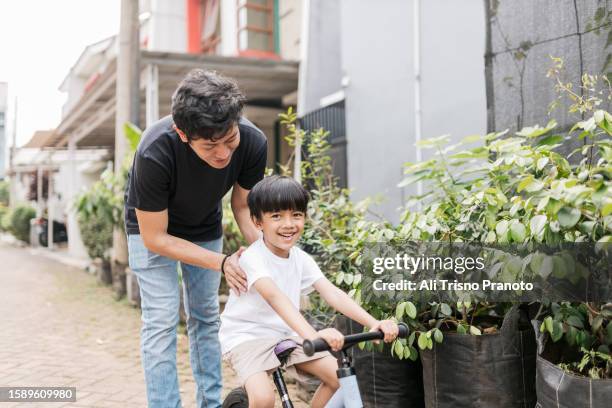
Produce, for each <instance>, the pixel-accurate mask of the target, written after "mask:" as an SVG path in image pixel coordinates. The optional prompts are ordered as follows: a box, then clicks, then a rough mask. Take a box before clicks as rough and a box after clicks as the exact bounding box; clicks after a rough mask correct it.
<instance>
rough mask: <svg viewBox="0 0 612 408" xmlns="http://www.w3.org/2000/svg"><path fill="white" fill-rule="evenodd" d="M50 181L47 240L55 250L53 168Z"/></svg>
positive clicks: (48, 188) (50, 247)
mask: <svg viewBox="0 0 612 408" xmlns="http://www.w3.org/2000/svg"><path fill="white" fill-rule="evenodd" d="M48 180H49V182H48V183H47V184H48V187H47V192H48V195H47V242H48V248H49V249H50V250H53V219H54V218H53V216H54V214H53V210H54V208H53V207H54V201H55V200H54V198H53V194H54V192H53V170H52V169H51V168H49V176H48Z"/></svg>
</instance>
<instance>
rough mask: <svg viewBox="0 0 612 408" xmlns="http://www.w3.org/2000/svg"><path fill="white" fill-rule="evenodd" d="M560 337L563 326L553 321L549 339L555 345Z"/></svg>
mask: <svg viewBox="0 0 612 408" xmlns="http://www.w3.org/2000/svg"><path fill="white" fill-rule="evenodd" d="M561 337H563V325H562V324H561V322H557V321H555V322H553V330H552V333H551V335H550V338H551V339H552V341H553V342H555V343H556V342H557V341H559V340H560V339H561Z"/></svg>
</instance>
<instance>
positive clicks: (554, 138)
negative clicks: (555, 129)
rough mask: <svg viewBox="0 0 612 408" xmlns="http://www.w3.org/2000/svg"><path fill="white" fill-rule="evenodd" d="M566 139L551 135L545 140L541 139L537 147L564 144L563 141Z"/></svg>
mask: <svg viewBox="0 0 612 408" xmlns="http://www.w3.org/2000/svg"><path fill="white" fill-rule="evenodd" d="M564 139H565V138H564V137H563V136H561V135H550V136H546V137H545V138H543V139H540V140H539V141H538V142H537V143H536V144H535V146H536V147H540V146H550V145H556V144H559V143H563V140H564Z"/></svg>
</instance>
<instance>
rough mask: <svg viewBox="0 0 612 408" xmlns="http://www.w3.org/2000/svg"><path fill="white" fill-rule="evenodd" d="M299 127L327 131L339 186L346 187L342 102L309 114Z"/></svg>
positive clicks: (302, 118) (344, 126)
mask: <svg viewBox="0 0 612 408" xmlns="http://www.w3.org/2000/svg"><path fill="white" fill-rule="evenodd" d="M300 126H301V128H302V129H304V130H306V131H314V130H317V129H320V128H323V129H325V130H327V131H329V142H330V144H331V149H330V157H331V161H332V168H333V171H334V174H335V175H336V176H337V177H338V182H339V185H340V186H342V187H347V186H348V177H347V157H346V120H345V116H344V101H340V102H336V103H335V104H333V105H329V106H326V107H324V108H321V109H317V110H315V111H312V112H309V113H307V114H306V115H304V116H302V117H301V118H300Z"/></svg>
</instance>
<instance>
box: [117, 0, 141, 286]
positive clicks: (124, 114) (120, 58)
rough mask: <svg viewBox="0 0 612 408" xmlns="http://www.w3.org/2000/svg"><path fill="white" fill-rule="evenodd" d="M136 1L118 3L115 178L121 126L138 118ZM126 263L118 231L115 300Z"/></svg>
mask: <svg viewBox="0 0 612 408" xmlns="http://www.w3.org/2000/svg"><path fill="white" fill-rule="evenodd" d="M139 28H140V27H139V21H138V0H121V23H120V26H119V53H118V55H117V89H116V105H115V174H119V172H120V171H121V168H122V165H123V160H124V158H125V155H126V153H127V139H126V136H125V132H124V126H125V124H126V123H127V122H132V123H134V124H136V125H138V124H139V123H138V122H139V118H140V83H139V82H140V64H139V60H140V38H139ZM127 263H128V251H127V240H126V236H125V232H124V231H123V229H122V228H120V227H116V228H115V230H114V231H113V255H112V275H113V288H114V289H115V293H116V295H117V297H122V296H123V295H124V294H125V290H126V289H125V288H126V286H125V285H126V282H125V268H126V265H127Z"/></svg>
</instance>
